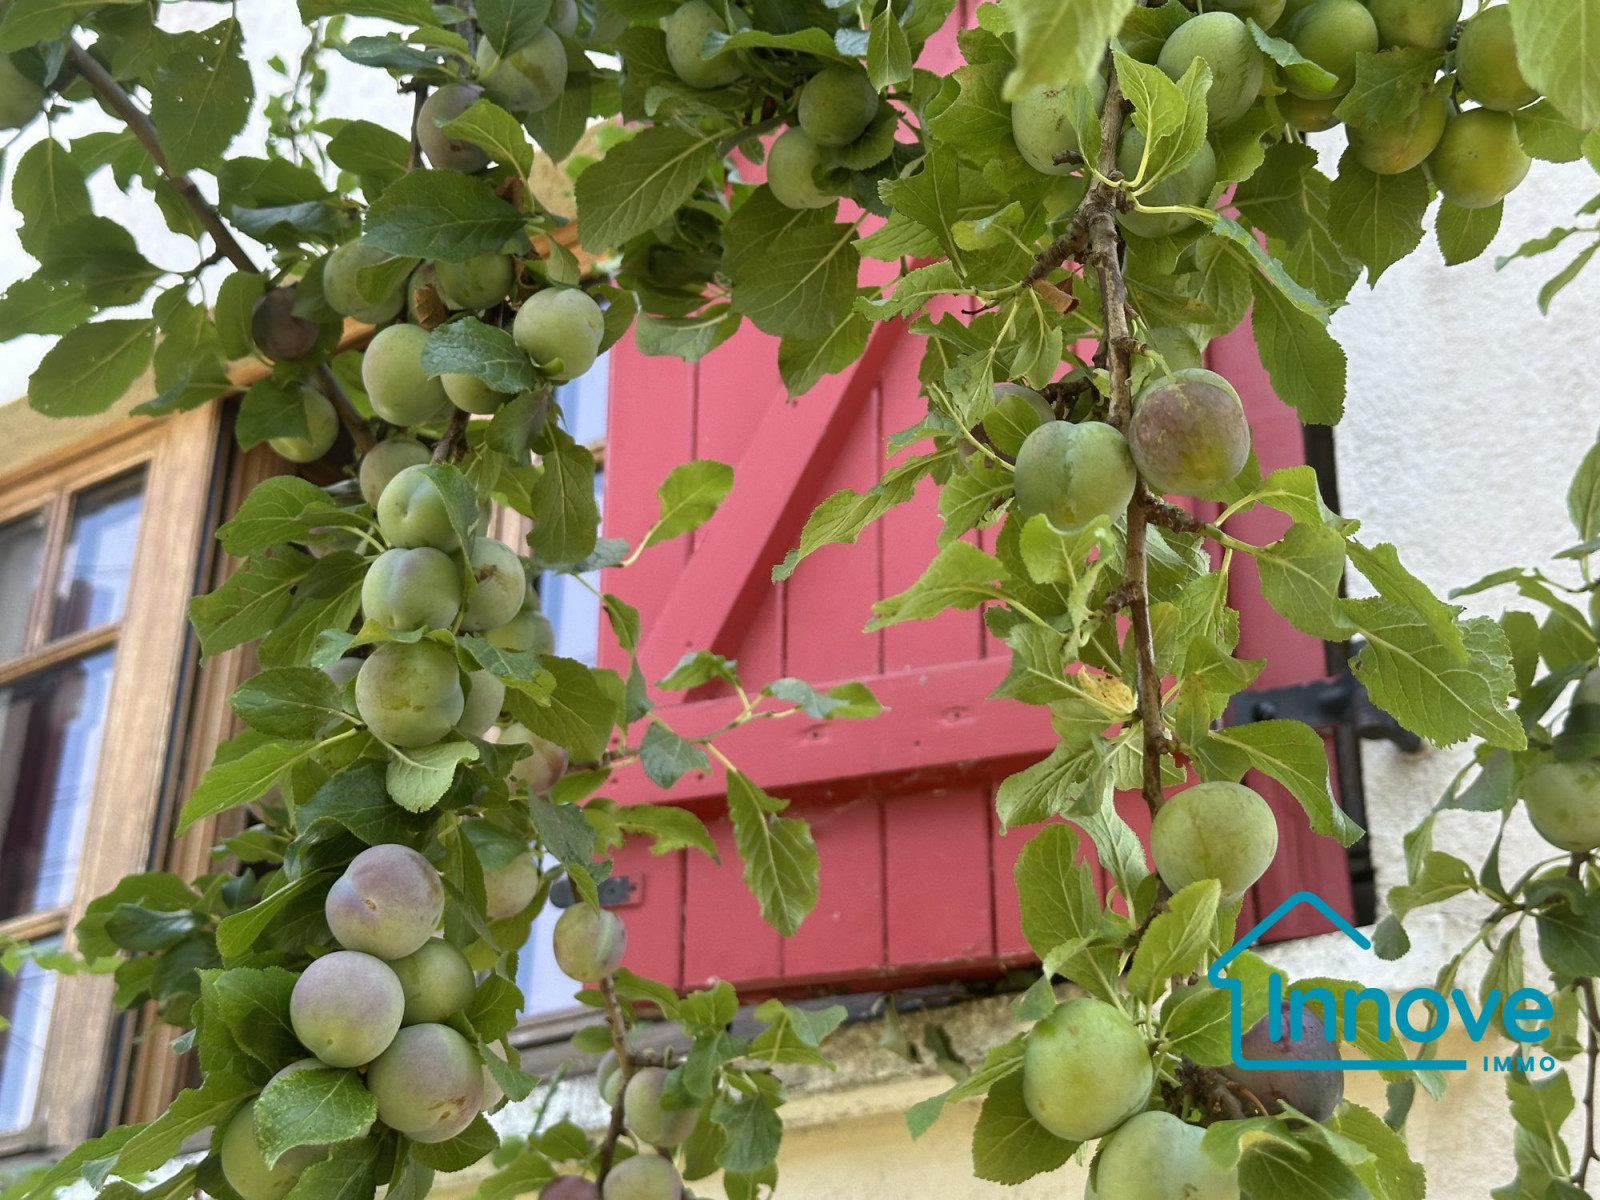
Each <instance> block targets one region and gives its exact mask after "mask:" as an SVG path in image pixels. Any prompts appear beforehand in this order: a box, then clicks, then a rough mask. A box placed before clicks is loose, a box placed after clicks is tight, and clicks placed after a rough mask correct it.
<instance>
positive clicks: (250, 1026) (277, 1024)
mask: <svg viewBox="0 0 1600 1200" xmlns="http://www.w3.org/2000/svg"><path fill="white" fill-rule="evenodd" d="M299 978H300V977H299V975H297V974H296V973H295V972H293V971H288V970H285V969H284V968H283V967H264V968H257V967H234V968H232V969H231V970H227V971H218V972H217V973H216V974H215V975H214V976H213V977H212V979H211V987H212V989H213V994H214V995H215V998H216V1005H217V1013H218V1015H219V1016H221V1018H222V1020H223V1022H224V1023H225V1024H226V1025H227V1026H228V1028H229V1029H230V1030H231V1031H232V1032H233V1036H234V1040H235V1041H236V1042H238V1043H239V1046H240V1048H242V1049H243V1050H244V1052H245V1053H246V1054H249V1055H250V1056H251V1057H253V1058H255V1059H256V1060H258V1061H259V1062H261V1063H262V1064H263V1065H265V1066H266V1067H267V1068H268V1069H269V1070H273V1071H276V1070H277V1069H278V1068H280V1067H282V1066H284V1065H286V1064H288V1063H290V1062H293V1061H295V1060H296V1059H300V1058H303V1057H305V1048H304V1047H303V1046H302V1045H301V1044H300V1039H299V1038H298V1037H296V1036H295V1032H294V1026H293V1024H291V1022H290V1019H289V995H290V993H291V992H293V991H294V985H295V981H296V980H297V979H299Z"/></svg>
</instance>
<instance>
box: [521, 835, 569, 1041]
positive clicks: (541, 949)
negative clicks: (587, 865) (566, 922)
mask: <svg viewBox="0 0 1600 1200" xmlns="http://www.w3.org/2000/svg"><path fill="white" fill-rule="evenodd" d="M548 862H549V860H546V863H547V865H548ZM560 915H561V910H560V909H559V908H557V907H556V906H555V905H553V904H546V905H545V906H544V911H542V912H541V913H540V914H539V915H538V916H537V917H535V918H534V919H533V928H532V929H531V930H530V931H529V933H528V942H527V944H526V945H525V946H524V947H523V948H522V954H521V955H520V956H519V957H518V959H517V986H518V987H519V988H521V989H522V1005H523V1006H522V1015H523V1016H525V1017H542V1016H546V1015H548V1014H550V1013H559V1012H569V1011H571V1010H572V1009H575V1008H581V1007H582V1006H581V1005H580V1004H579V1003H578V1001H577V1000H575V999H574V997H575V996H576V995H577V994H578V992H579V991H580V990H581V989H582V987H583V985H582V984H581V983H574V982H573V981H572V980H570V979H568V978H567V977H566V976H565V975H564V974H562V972H561V968H560V967H558V966H556V952H555V946H554V943H553V942H552V941H551V936H552V934H553V933H554V931H555V927H556V918H558V917H559V916H560Z"/></svg>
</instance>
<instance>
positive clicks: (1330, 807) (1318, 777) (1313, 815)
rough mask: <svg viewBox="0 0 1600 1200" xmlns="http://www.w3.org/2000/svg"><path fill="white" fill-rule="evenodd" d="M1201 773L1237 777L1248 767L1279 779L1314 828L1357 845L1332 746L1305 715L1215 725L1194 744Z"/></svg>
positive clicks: (1209, 777) (1210, 776) (1356, 829)
mask: <svg viewBox="0 0 1600 1200" xmlns="http://www.w3.org/2000/svg"><path fill="white" fill-rule="evenodd" d="M1191 749H1192V751H1193V753H1194V757H1195V760H1196V764H1197V765H1198V767H1199V769H1200V777H1201V778H1202V779H1206V780H1213V779H1225V780H1228V781H1230V782H1237V781H1238V780H1239V779H1240V778H1241V777H1242V776H1243V775H1244V773H1245V771H1246V770H1256V771H1260V772H1261V773H1262V774H1263V775H1270V776H1271V777H1272V778H1273V779H1276V780H1277V781H1278V782H1279V783H1281V784H1283V786H1284V787H1286V788H1288V789H1289V792H1290V794H1291V795H1292V796H1294V798H1295V799H1296V800H1297V801H1299V803H1300V807H1301V808H1302V809H1304V810H1305V813H1306V817H1307V818H1308V819H1309V820H1310V822H1311V828H1312V830H1313V831H1314V832H1316V833H1320V834H1322V835H1323V836H1324V837H1331V838H1333V839H1335V840H1336V841H1337V842H1338V843H1339V844H1340V845H1341V846H1350V845H1354V844H1355V842H1356V840H1357V839H1358V838H1360V837H1361V833H1362V830H1361V826H1359V825H1357V824H1356V823H1355V822H1354V821H1352V820H1351V819H1350V818H1349V817H1348V816H1346V815H1345V812H1344V810H1343V809H1342V808H1340V807H1339V805H1338V804H1337V803H1336V802H1335V801H1334V798H1333V791H1332V789H1331V788H1330V786H1329V783H1328V752H1327V747H1326V746H1325V745H1324V744H1323V741H1322V736H1321V735H1320V734H1318V733H1317V731H1316V730H1314V729H1312V728H1311V726H1309V725H1307V724H1305V723H1304V722H1301V721H1252V722H1251V723H1250V724H1248V725H1231V726H1228V727H1227V728H1225V729H1219V730H1215V731H1213V732H1212V733H1211V736H1210V737H1209V738H1207V739H1206V741H1204V742H1203V743H1201V744H1200V745H1198V746H1195V747H1192V748H1191Z"/></svg>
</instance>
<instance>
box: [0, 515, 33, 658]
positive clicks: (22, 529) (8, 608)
mask: <svg viewBox="0 0 1600 1200" xmlns="http://www.w3.org/2000/svg"><path fill="white" fill-rule="evenodd" d="M43 554H44V513H43V512H33V513H29V514H28V515H27V516H25V517H18V518H17V519H16V520H15V521H7V522H6V523H5V524H4V525H0V662H4V661H5V660H6V659H8V658H15V657H16V656H17V655H19V654H21V653H22V651H23V648H24V646H25V645H26V643H27V638H28V610H29V609H30V608H31V607H32V605H33V594H34V591H35V589H37V587H38V585H39V559H40V558H41V557H42V556H43Z"/></svg>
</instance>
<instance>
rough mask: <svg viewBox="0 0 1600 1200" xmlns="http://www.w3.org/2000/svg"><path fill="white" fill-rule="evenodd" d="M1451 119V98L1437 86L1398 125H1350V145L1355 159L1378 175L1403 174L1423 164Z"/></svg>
mask: <svg viewBox="0 0 1600 1200" xmlns="http://www.w3.org/2000/svg"><path fill="white" fill-rule="evenodd" d="M1449 120H1450V102H1449V101H1448V100H1446V99H1445V95H1444V89H1443V88H1435V89H1434V90H1433V91H1431V92H1429V93H1428V94H1427V95H1426V96H1424V97H1423V98H1422V106H1421V107H1420V108H1418V110H1417V111H1416V112H1415V113H1413V114H1412V115H1411V118H1410V119H1409V120H1407V121H1403V122H1400V123H1398V124H1395V125H1379V126H1371V127H1363V126H1358V125H1352V126H1350V130H1349V135H1350V148H1351V149H1352V150H1354V151H1355V155H1356V161H1357V162H1359V163H1360V164H1361V165H1362V166H1364V167H1365V168H1366V169H1367V170H1369V171H1371V172H1373V173H1374V174H1377V175H1404V174H1405V173H1406V172H1407V171H1409V170H1411V169H1412V168H1414V167H1418V166H1421V165H1422V163H1423V162H1424V161H1425V160H1426V159H1427V157H1428V155H1430V154H1432V153H1433V151H1434V148H1435V147H1436V146H1438V144H1439V139H1440V138H1442V137H1443V136H1444V127H1445V125H1446V123H1447V122H1448V121H1449Z"/></svg>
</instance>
